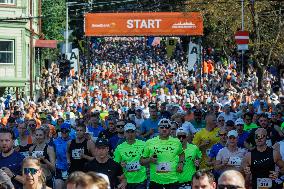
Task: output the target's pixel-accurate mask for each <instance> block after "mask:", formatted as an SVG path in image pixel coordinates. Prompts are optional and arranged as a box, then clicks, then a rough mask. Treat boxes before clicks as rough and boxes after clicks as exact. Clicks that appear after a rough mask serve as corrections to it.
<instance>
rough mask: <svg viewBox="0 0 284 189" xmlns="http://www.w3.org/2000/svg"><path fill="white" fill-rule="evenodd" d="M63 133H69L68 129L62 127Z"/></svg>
mask: <svg viewBox="0 0 284 189" xmlns="http://www.w3.org/2000/svg"><path fill="white" fill-rule="evenodd" d="M61 133H69V130H68V129H61Z"/></svg>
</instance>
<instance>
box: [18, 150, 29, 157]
mask: <svg viewBox="0 0 284 189" xmlns="http://www.w3.org/2000/svg"><path fill="white" fill-rule="evenodd" d="M20 154H22V155H23V156H25V157H29V156H30V153H29V151H26V152H20Z"/></svg>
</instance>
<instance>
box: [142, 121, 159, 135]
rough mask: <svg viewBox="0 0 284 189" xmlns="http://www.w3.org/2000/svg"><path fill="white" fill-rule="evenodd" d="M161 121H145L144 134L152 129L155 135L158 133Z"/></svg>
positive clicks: (143, 125) (143, 124)
mask: <svg viewBox="0 0 284 189" xmlns="http://www.w3.org/2000/svg"><path fill="white" fill-rule="evenodd" d="M159 121H160V119H157V120H152V119H151V118H149V119H145V121H144V122H143V123H142V126H141V129H142V133H144V132H148V131H150V129H154V133H155V134H157V133H158V123H159Z"/></svg>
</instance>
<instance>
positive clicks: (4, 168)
mask: <svg viewBox="0 0 284 189" xmlns="http://www.w3.org/2000/svg"><path fill="white" fill-rule="evenodd" d="M1 169H2V170H3V171H4V172H5V173H6V174H7V175H8V176H9V177H13V176H14V173H13V172H12V171H11V170H10V169H9V168H7V167H2V168H1Z"/></svg>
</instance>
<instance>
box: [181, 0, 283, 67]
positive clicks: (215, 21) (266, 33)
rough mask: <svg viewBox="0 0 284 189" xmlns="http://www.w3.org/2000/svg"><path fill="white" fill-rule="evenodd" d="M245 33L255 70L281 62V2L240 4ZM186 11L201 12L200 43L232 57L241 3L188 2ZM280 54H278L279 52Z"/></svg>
mask: <svg viewBox="0 0 284 189" xmlns="http://www.w3.org/2000/svg"><path fill="white" fill-rule="evenodd" d="M244 2H245V4H244V10H245V16H244V21H245V30H247V31H249V32H250V44H249V48H250V54H251V57H252V58H253V59H254V60H255V61H256V63H257V66H258V67H259V68H260V67H262V68H264V67H263V65H270V64H279V63H281V62H282V61H283V59H284V55H283V48H284V32H283V29H284V28H283V27H284V25H283V22H284V20H283V19H284V16H283V15H284V2H282V1H269V0H267V1H254V3H252V1H246V0H245V1H244ZM281 7H282V9H281ZM186 8H187V11H201V12H202V13H203V18H204V43H205V45H208V46H212V47H214V48H219V49H222V50H223V52H224V53H225V54H227V55H229V56H230V55H232V53H234V50H235V49H236V43H235V39H234V34H235V32H236V31H237V30H239V29H241V2H240V1H235V0H225V1H224V0H214V1H213V0H207V1H201V0H190V1H188V2H187V6H186ZM281 50H282V52H281Z"/></svg>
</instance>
